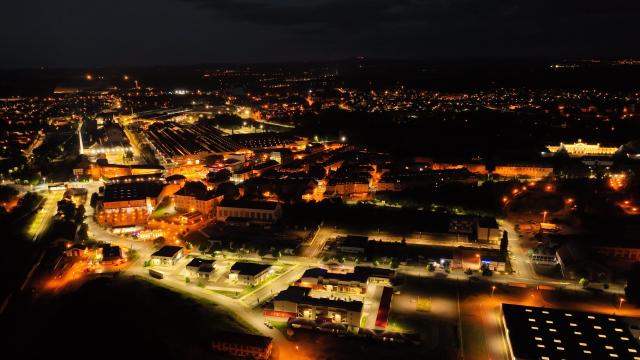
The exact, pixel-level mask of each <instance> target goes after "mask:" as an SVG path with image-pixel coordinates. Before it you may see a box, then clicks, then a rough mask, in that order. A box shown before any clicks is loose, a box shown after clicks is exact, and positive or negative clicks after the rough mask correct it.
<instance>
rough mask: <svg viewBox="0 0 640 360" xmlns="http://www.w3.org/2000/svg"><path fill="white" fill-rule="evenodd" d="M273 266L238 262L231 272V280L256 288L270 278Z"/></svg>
mask: <svg viewBox="0 0 640 360" xmlns="http://www.w3.org/2000/svg"><path fill="white" fill-rule="evenodd" d="M270 270H271V265H267V264H258V263H250V262H241V261H238V262H236V263H235V264H233V266H231V270H229V280H231V281H237V282H238V283H240V284H245V285H252V286H256V285H257V284H259V283H261V282H262V281H264V279H266V278H267V276H269V273H270Z"/></svg>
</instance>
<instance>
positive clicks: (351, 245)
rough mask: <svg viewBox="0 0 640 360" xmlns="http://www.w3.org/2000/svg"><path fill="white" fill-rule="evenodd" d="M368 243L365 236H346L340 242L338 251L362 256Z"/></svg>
mask: <svg viewBox="0 0 640 360" xmlns="http://www.w3.org/2000/svg"><path fill="white" fill-rule="evenodd" d="M368 243H369V238H368V237H366V236H357V235H347V236H345V237H344V238H343V239H342V241H340V244H339V245H338V249H339V250H340V252H343V253H346V254H364V252H365V250H366V249H367V244H368Z"/></svg>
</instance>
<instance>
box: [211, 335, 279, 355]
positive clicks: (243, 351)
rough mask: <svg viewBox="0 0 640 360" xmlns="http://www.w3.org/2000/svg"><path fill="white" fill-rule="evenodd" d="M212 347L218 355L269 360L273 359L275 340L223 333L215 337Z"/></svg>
mask: <svg viewBox="0 0 640 360" xmlns="http://www.w3.org/2000/svg"><path fill="white" fill-rule="evenodd" d="M211 347H212V349H213V351H214V352H217V353H225V354H229V355H231V356H236V357H248V358H252V359H256V360H267V359H270V358H271V353H272V351H273V339H271V338H270V337H266V336H259V335H252V334H244V333H232V332H227V331H221V332H217V333H215V334H214V335H213V340H212V341H211Z"/></svg>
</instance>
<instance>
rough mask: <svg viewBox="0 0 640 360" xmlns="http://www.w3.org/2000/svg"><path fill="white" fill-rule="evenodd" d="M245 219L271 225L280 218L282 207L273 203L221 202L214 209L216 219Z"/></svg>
mask: <svg viewBox="0 0 640 360" xmlns="http://www.w3.org/2000/svg"><path fill="white" fill-rule="evenodd" d="M229 217H233V218H245V219H247V220H249V221H250V222H252V223H258V224H272V223H274V222H276V221H278V220H279V219H280V218H281V217H282V206H281V205H280V203H278V202H273V201H247V200H227V199H225V200H222V202H220V204H219V205H218V206H217V208H216V218H217V219H218V220H219V221H226V220H227V218H229Z"/></svg>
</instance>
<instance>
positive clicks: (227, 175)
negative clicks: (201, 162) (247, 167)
mask: <svg viewBox="0 0 640 360" xmlns="http://www.w3.org/2000/svg"><path fill="white" fill-rule="evenodd" d="M210 175H211V173H209V174H207V180H209V181H211V182H214V183H223V182H225V181H229V179H231V171H229V170H227V169H222V170H218V171H216V172H215V173H213V175H211V176H210Z"/></svg>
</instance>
